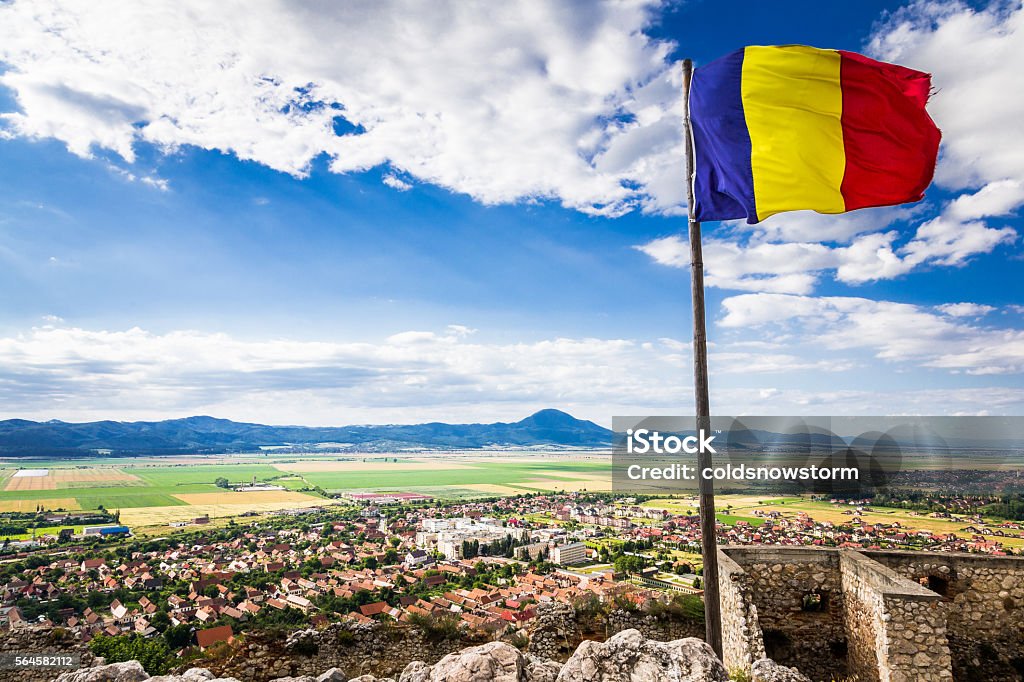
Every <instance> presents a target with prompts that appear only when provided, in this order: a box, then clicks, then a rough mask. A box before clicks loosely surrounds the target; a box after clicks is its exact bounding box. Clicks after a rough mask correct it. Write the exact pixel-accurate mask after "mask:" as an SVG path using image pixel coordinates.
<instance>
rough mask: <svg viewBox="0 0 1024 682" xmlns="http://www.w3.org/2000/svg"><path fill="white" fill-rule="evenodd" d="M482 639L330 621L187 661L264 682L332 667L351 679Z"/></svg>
mask: <svg viewBox="0 0 1024 682" xmlns="http://www.w3.org/2000/svg"><path fill="white" fill-rule="evenodd" d="M480 643H481V642H480V640H467V639H444V640H440V641H431V640H429V639H428V638H427V637H426V636H425V635H424V633H423V632H422V631H421V630H420V629H419V628H415V627H406V626H381V625H379V624H377V623H373V624H349V623H332V624H330V625H328V626H327V627H325V628H323V629H322V630H300V631H298V632H293V633H291V634H290V635H288V636H287V638H286V639H285V638H284V637H282V636H275V635H273V634H270V633H250V634H249V635H247V636H242V637H240V638H239V641H238V642H237V643H236V644H235V646H233V647H230V648H227V649H225V650H223V651H221V652H219V653H220V654H221V655H219V656H218V655H216V654H215V655H214V656H215V657H214V658H212V659H203V660H200V661H197V662H193V663H192V664H191V665H201V666H203V667H206V668H209V669H210V670H212V671H213V672H214V673H215V674H217V676H218V677H234V678H236V679H239V680H242V682H266V681H267V680H273V679H276V678H278V677H289V676H290V677H300V676H303V675H312V676H316V675H319V674H320V673H322V672H323V671H325V670H329V669H330V668H338V669H340V670H342V671H343V672H344V673H345V674H346V675H348V677H349V678H352V677H358V676H360V675H366V674H369V675H375V676H377V677H397V675H398V673H400V672H401V671H402V670H403V669H404V668H405V666H406V665H408V664H409V663H410V662H412V661H425V662H427V663H434V662H436V661H438V660H439V659H441V658H442V657H444V656H445V655H447V654H450V653H452V652H454V651H459V650H461V649H464V648H466V647H468V646H472V645H473V644H480Z"/></svg>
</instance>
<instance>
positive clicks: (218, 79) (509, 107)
mask: <svg viewBox="0 0 1024 682" xmlns="http://www.w3.org/2000/svg"><path fill="white" fill-rule="evenodd" d="M656 5H657V3H656V2H655V0H622V1H607V2H600V3H598V2H595V3H588V4H587V5H586V7H585V8H582V9H581V8H580V7H578V6H577V5H574V4H571V3H563V2H558V1H556V0H550V1H546V2H540V1H534V0H520V1H518V2H508V3H501V4H500V5H498V6H496V5H494V4H491V3H465V2H455V1H451V2H431V3H426V4H424V3H417V2H413V1H412V0H390V1H382V2H374V3H333V4H332V3H319V4H316V5H312V6H309V5H302V4H295V3H280V2H269V1H267V2H245V3H243V2H231V1H228V2H216V3H210V2H206V1H205V0H185V1H173V2H172V1H171V0H139V1H138V2H131V3H127V4H125V3H121V2H115V1H113V0H99V1H97V2H90V3H86V4H82V5H76V4H73V3H71V4H69V3H63V2H59V1H58V0H43V1H42V2H35V1H30V0H17V1H15V2H11V3H3V4H0V61H3V62H5V63H6V64H7V66H8V69H7V70H6V71H5V72H4V73H3V74H2V75H0V83H2V84H3V85H5V86H6V87H8V88H10V89H11V90H12V91H13V94H14V96H15V99H16V101H17V105H18V108H19V111H13V112H7V113H5V114H2V120H0V130H3V131H5V134H6V135H8V136H10V135H22V136H28V137H39V138H56V139H58V140H61V141H63V142H64V143H65V144H66V145H67V147H68V149H69V150H71V151H72V152H73V153H75V154H78V155H81V156H86V157H88V156H92V155H96V154H98V152H99V151H100V150H109V152H112V153H114V154H116V155H118V156H120V157H121V158H122V159H124V160H125V161H127V162H129V163H130V162H132V161H134V159H135V158H136V147H137V146H138V145H139V143H140V142H148V143H153V144H156V145H158V146H160V147H162V148H164V149H165V150H167V151H168V152H172V151H173V150H175V149H176V148H178V147H180V146H182V145H195V146H197V147H201V148H204V149H216V150H221V151H225V152H230V153H233V154H235V155H236V156H238V157H239V158H241V159H245V160H252V161H255V162H258V163H261V164H264V165H266V166H269V167H271V168H274V169H277V170H280V171H282V172H286V173H291V174H293V175H296V176H302V175H304V174H306V173H308V171H309V168H310V163H311V161H312V160H313V159H314V158H316V157H317V156H319V155H326V158H327V159H328V162H329V167H330V169H331V170H332V171H334V172H337V173H347V172H352V171H360V170H365V169H368V168H372V167H376V166H381V165H389V166H391V167H392V168H394V169H396V171H398V172H400V173H403V174H406V175H407V176H408V177H411V178H415V179H417V180H420V181H424V182H429V183H434V184H437V185H440V186H442V187H445V188H449V189H451V190H453V191H456V192H462V193H466V194H469V195H470V196H472V197H474V198H475V199H477V200H479V201H482V202H485V203H499V202H511V201H517V200H522V199H540V198H550V199H555V200H558V201H560V202H561V203H562V204H564V205H565V206H568V207H572V208H575V209H579V210H582V211H587V212H591V213H607V214H618V213H621V212H624V211H627V210H631V209H633V208H636V207H640V208H643V209H644V210H648V211H658V212H678V210H679V205H680V203H681V201H682V193H681V187H682V183H681V182H679V178H680V177H681V175H682V165H681V164H682V160H683V154H682V147H681V134H680V130H679V125H678V124H679V101H680V95H679V78H680V76H679V73H678V68H676V67H675V65H672V64H668V63H666V57H667V55H668V52H669V45H668V44H666V43H662V42H658V41H655V40H652V39H650V38H649V37H648V36H646V35H645V34H644V29H645V28H646V27H647V26H648V25H649V24H650V22H651V20H652V13H653V12H654V11H655V9H656ZM338 122H342V124H343V126H344V127H345V129H344V130H341V129H339V131H338V132H341V133H343V134H340V135H339V134H336V131H335V128H334V126H335V123H338ZM384 178H385V182H387V183H388V184H390V185H391V186H393V187H396V188H397V189H402V187H401V186H400V185H402V184H406V183H407V181H406V180H402V179H401V178H400V177H399V176H396V175H394V174H385V176H384ZM389 178H390V179H389Z"/></svg>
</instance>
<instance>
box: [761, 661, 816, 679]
mask: <svg viewBox="0 0 1024 682" xmlns="http://www.w3.org/2000/svg"><path fill="white" fill-rule="evenodd" d="M750 672H751V673H752V674H753V676H754V682H811V680H810V678H808V677H807V676H806V675H803V674H802V673H801V672H800V671H798V670H797V669H796V668H787V667H786V666H784V665H779V664H778V663H776V662H775V661H773V660H772V659H770V658H762V659H761V660H759V661H754V665H753V666H752V667H751V669H750Z"/></svg>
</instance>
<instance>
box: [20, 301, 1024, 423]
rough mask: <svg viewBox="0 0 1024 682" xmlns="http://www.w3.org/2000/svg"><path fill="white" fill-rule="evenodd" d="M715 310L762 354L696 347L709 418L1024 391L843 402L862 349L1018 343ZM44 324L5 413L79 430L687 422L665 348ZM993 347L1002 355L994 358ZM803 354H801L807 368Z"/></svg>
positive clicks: (973, 351) (985, 362)
mask: <svg viewBox="0 0 1024 682" xmlns="http://www.w3.org/2000/svg"><path fill="white" fill-rule="evenodd" d="M727 303H728V306H727V307H728V309H729V310H730V311H731V313H730V314H731V315H734V316H736V317H735V318H734V319H732V320H730V321H729V324H730V325H734V324H737V323H742V324H744V325H747V326H751V327H756V328H755V329H754V332H755V334H758V335H762V336H763V337H764V338H767V339H770V341H764V342H757V341H739V342H736V343H726V344H722V345H721V347H720V348H719V347H718V346H716V347H714V348H712V351H711V356H710V359H709V362H710V367H711V372H712V376H713V379H714V382H713V383H714V387H713V391H712V398H713V404H714V408H715V410H716V411H717V412H718V413H719V414H787V413H788V414H808V413H813V412H817V413H835V414H857V413H861V414H879V413H883V414H884V413H904V412H908V411H918V412H925V413H928V412H930V413H951V412H979V411H981V410H990V411H992V412H993V413H1000V412H1012V411H1013V410H1014V409H1015V408H1017V407H1020V406H1022V405H1024V403H1022V399H1024V389H1011V388H999V387H992V388H989V389H963V388H958V389H957V390H955V391H950V390H946V391H930V392H923V393H918V392H914V391H908V390H902V391H901V390H897V389H896V387H891V388H890V389H889V390H887V391H886V392H884V393H883V392H880V391H879V392H876V391H873V390H863V389H858V388H856V386H857V377H858V375H859V372H856V373H855V372H851V371H850V370H854V369H858V368H860V367H861V365H862V363H861V361H860V360H858V359H855V358H852V357H849V353H851V352H852V351H854V350H856V349H858V348H862V347H867V348H869V349H870V350H874V351H876V352H877V353H878V354H879V356H882V357H886V358H887V359H890V360H892V361H893V362H900V363H908V364H915V363H916V364H922V365H925V366H927V367H933V368H937V369H943V370H946V369H957V370H966V371H974V372H975V373H980V374H984V373H988V372H989V371H990V370H991V368H992V367H993V366H997V365H1003V366H1009V365H1010V364H1012V363H1016V366H1017V368H1018V371H1019V369H1020V367H1021V365H1022V364H1024V361H1022V358H1024V344H1022V342H1021V336H1020V334H1019V333H1014V332H1011V331H1008V330H988V331H985V332H983V333H979V332H978V329H979V328H977V327H970V326H965V325H960V324H957V323H955V322H951V321H950V319H949V318H948V317H945V316H940V315H934V314H930V313H927V312H925V311H922V310H918V309H914V307H913V306H905V307H900V304H884V303H883V304H875V303H874V302H871V301H864V300H863V299H812V298H809V297H800V296H778V295H770V294H746V295H744V296H739V297H734V298H733V299H729V301H728V302H727ZM741 318H742V319H741ZM795 318H801V319H800V325H799V326H800V327H801V328H802V329H806V328H807V326H808V325H807V324H806V320H805V318H820V319H821V320H822V322H821V323H820V324H819V325H818V329H819V331H820V333H821V335H820V336H817V337H815V336H813V334H811V333H804V332H802V335H801V336H798V337H795V338H790V339H788V340H787V342H786V344H785V346H783V345H781V344H780V343H779V338H783V337H777V336H772V335H770V334H768V333H766V332H767V330H766V329H765V326H766V325H768V324H769V323H773V324H777V323H786V322H787V320H793V319H795ZM901 318H906V319H905V322H904V323H903V324H902V326H900V327H898V328H896V329H893V330H892V331H885V332H884V333H883V331H880V330H879V329H878V328H877V327H878V326H879V325H880V324H881V323H879V325H876V324H875V320H884V321H888V322H889V323H890V324H891V323H892V321H893V320H899V319H901ZM48 322H52V324H47V325H46V326H42V327H37V328H34V329H31V330H30V331H27V332H25V333H21V334H17V335H11V336H6V337H0V411H2V412H3V413H4V414H5V415H8V416H19V417H25V418H34V419H50V418H54V417H56V418H61V419H66V420H73V421H82V420H92V419H163V418H168V417H178V416H184V415H189V414H213V415H217V416H222V417H228V418H234V419H239V420H247V421H259V422H265V423H296V424H346V423H403V422H405V423H407V422H417V421H430V420H442V421H507V420H509V419H514V418H518V417H520V416H523V415H526V414H528V413H530V412H532V411H534V410H537V409H540V408H543V407H552V406H554V407H559V408H561V409H565V410H567V411H569V412H571V413H573V414H575V415H577V416H581V417H584V418H589V419H594V420H597V421H599V422H601V423H606V424H607V423H608V422H609V421H610V418H611V416H612V415H615V414H646V413H651V414H672V413H677V414H678V413H681V414H686V413H688V412H689V411H690V410H691V406H692V392H691V387H690V362H691V356H690V353H689V344H688V343H684V342H681V341H679V340H676V339H671V338H662V339H653V340H651V341H650V342H643V341H638V340H634V339H595V338H579V339H569V338H553V339H546V340H540V341H534V342H519V343H489V342H483V341H475V340H474V341H470V340H469V337H470V335H471V333H470V331H467V330H466V329H465V328H464V327H461V326H459V325H453V326H452V328H449V329H447V330H445V331H444V332H432V331H419V332H415V331H413V332H405V333H401V334H395V335H393V336H391V337H388V338H387V339H385V340H384V341H383V342H381V343H366V342H343V341H342V342H339V341H329V342H326V341H296V340H289V339H283V338H273V339H239V338H235V337H232V336H230V335H227V334H210V333H202V332H196V331H174V332H168V333H164V334H156V333H152V332H148V331H145V330H142V329H138V328H133V329H128V330H124V331H104V330H86V329H80V328H75V327H64V326H59V324H58V322H59V321H57V320H52V321H51V320H48ZM812 326H813V325H812ZM922 326H924V327H926V329H925V331H924V333H923V334H921V335H918V336H915V337H913V338H910V339H908V342H907V344H906V345H901V344H900V341H899V336H900V334H904V335H906V334H907V330H908V329H910V328H915V329H916V328H920V327H922ZM847 328H848V329H847ZM844 329H845V330H846V331H844ZM972 330H973V331H972ZM1015 334H1016V336H1014V335H1015ZM971 337H973V340H972V338H971ZM997 337H999V338H1002V339H1004V340H1005V341H1008V342H1009V343H1004V344H1003V345H1002V348H1001V349H1000V350H999V351H998V353H996V354H993V353H992V352H991V349H992V348H994V347H996V346H997V343H996V341H997ZM1014 338H1016V341H1014ZM801 344H803V345H801ZM1013 344H1016V345H1013ZM784 347H785V348H787V350H782V349H783V348H784ZM809 347H813V348H815V349H816V350H814V351H813V352H811V353H808V352H806V351H807V348H809ZM744 349H749V350H750V351H751V352H747V350H744ZM826 374H827V375H828V376H829V378H828V379H827V380H824V385H825V386H828V387H829V388H827V389H826V388H824V387H822V386H819V387H818V388H814V385H815V383H816V382H815V381H814V380H813V378H814V377H819V378H820V377H822V376H823V375H826ZM779 377H784V378H783V379H780V378H779ZM794 377H806V380H798V381H797V385H798V386H800V388H799V389H797V388H793V387H792V386H791V385H790V382H791V381H792V380H793V378H794ZM762 381H768V382H772V381H784V382H785V384H786V385H781V386H779V385H772V384H771V383H767V384H762V385H759V384H761V382H762ZM833 385H834V386H833ZM925 394H927V396H928V398H927V399H925V398H924V397H923V396H924V395H925Z"/></svg>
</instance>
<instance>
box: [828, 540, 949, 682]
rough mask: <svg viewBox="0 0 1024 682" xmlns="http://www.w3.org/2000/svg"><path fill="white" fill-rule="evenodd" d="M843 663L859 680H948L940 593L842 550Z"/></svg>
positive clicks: (871, 561) (865, 558)
mask: <svg viewBox="0 0 1024 682" xmlns="http://www.w3.org/2000/svg"><path fill="white" fill-rule="evenodd" d="M839 556H840V573H841V575H842V588H843V593H844V596H845V600H844V609H845V618H844V620H845V627H846V632H847V642H848V659H847V660H848V666H849V670H850V672H851V673H853V674H855V675H856V676H857V679H858V680H862V681H863V682H916V681H920V682H940V681H941V682H949V681H950V680H952V679H953V673H952V668H951V661H950V656H949V647H948V646H947V643H946V629H945V621H946V604H945V603H944V602H943V601H942V597H940V596H939V595H937V594H935V593H934V592H932V591H930V590H927V589H925V588H923V587H921V586H920V585H918V584H917V583H914V582H911V581H909V580H907V579H906V578H903V577H902V576H900V575H898V574H897V573H895V572H894V571H892V570H891V569H889V568H887V567H885V566H883V565H881V564H879V563H878V562H877V561H874V560H873V559H870V558H868V557H866V556H865V555H863V554H861V553H859V552H851V551H842V552H840V553H839Z"/></svg>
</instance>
